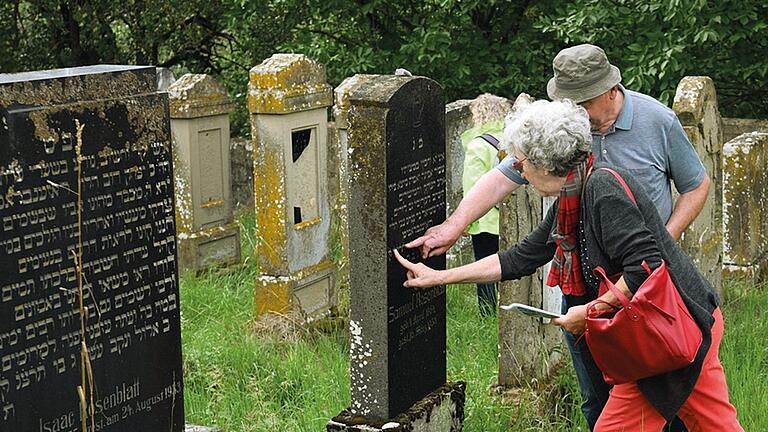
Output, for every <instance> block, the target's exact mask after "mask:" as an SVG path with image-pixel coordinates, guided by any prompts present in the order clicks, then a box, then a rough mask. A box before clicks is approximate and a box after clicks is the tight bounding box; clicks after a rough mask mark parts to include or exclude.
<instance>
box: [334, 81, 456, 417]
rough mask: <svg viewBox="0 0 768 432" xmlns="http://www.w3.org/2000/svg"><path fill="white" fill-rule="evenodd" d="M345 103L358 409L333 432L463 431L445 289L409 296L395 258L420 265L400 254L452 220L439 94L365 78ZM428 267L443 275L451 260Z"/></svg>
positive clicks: (426, 85)
mask: <svg viewBox="0 0 768 432" xmlns="http://www.w3.org/2000/svg"><path fill="white" fill-rule="evenodd" d="M348 98H349V103H350V109H349V149H350V153H351V154H350V184H349V215H350V216H349V244H350V272H351V274H350V288H351V312H350V331H351V338H352V339H351V347H350V362H351V366H350V368H351V381H352V382H351V386H352V405H351V407H350V408H349V410H348V411H346V412H345V413H342V414H341V415H339V416H337V417H336V418H334V419H333V420H332V421H331V422H330V423H329V424H328V430H329V431H342V430H350V429H348V427H352V426H351V425H353V424H355V422H358V423H359V421H361V420H360V419H365V420H364V421H367V422H368V424H369V425H372V426H371V427H374V429H370V430H377V429H375V427H377V426H376V425H378V426H383V425H384V423H386V421H387V419H393V418H397V419H396V420H395V421H393V422H392V423H397V424H398V425H400V426H403V427H405V426H404V424H405V423H407V424H408V425H410V426H409V427H413V429H407V430H431V431H449V430H459V429H458V428H460V427H461V421H462V419H463V411H462V410H463V394H464V393H463V384H446V383H445V379H446V357H445V349H446V333H445V287H443V286H438V287H434V288H429V289H418V290H417V289H409V288H405V287H403V282H405V279H406V272H405V269H404V268H403V267H402V266H400V264H399V263H398V262H397V261H396V260H395V258H394V256H393V255H392V253H391V250H392V249H395V248H398V249H400V250H401V251H402V253H403V254H404V255H405V256H406V257H407V258H409V259H411V260H419V256H418V252H417V251H416V250H413V251H410V250H404V249H403V245H404V244H405V243H406V242H408V241H410V240H413V239H414V238H416V237H418V236H419V235H421V234H422V233H423V232H424V230H426V229H427V228H428V227H430V226H432V225H435V224H437V223H440V222H442V221H443V220H444V219H445V137H444V131H445V129H444V115H445V111H444V110H445V105H444V102H443V94H442V89H441V88H440V86H439V85H438V84H437V83H435V82H434V81H432V80H429V79H427V78H423V77H398V76H374V75H368V76H358V78H357V79H356V80H355V83H354V85H353V86H352V87H351V88H350V89H349V91H348ZM426 263H427V265H430V266H432V267H434V268H445V257H442V256H441V257H433V258H430V259H428V260H427V261H426ZM398 416H399V417H398ZM355 419H357V420H355ZM430 419H431V422H430ZM427 423H430V424H431V426H424V425H426V424H427ZM416 425H421V426H418V427H417V426H416ZM422 427H431V428H430V429H422ZM355 430H357V429H355Z"/></svg>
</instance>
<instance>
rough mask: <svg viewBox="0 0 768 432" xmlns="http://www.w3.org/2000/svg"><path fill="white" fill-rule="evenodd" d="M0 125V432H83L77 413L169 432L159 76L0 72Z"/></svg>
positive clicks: (166, 191)
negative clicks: (157, 91) (84, 359)
mask: <svg viewBox="0 0 768 432" xmlns="http://www.w3.org/2000/svg"><path fill="white" fill-rule="evenodd" d="M0 117H1V118H2V127H0V219H1V221H0V222H1V223H2V225H1V226H2V228H0V250H1V251H2V253H3V259H0V293H1V296H0V350H1V351H0V352H1V353H2V354H1V356H2V358H1V359H0V430H2V431H41V432H42V431H67V432H70V431H76V430H77V431H79V430H81V420H82V417H83V416H82V414H81V413H82V412H85V413H86V416H87V418H86V419H85V420H86V421H87V423H88V425H89V428H90V427H91V426H93V427H95V428H96V430H99V431H103V432H117V431H125V430H136V431H139V430H141V431H159V430H163V431H171V432H177V431H180V430H181V429H182V428H183V425H184V412H183V406H184V403H183V398H182V370H181V343H180V342H181V340H180V324H179V309H178V281H177V277H176V242H175V238H174V232H175V228H174V209H173V176H172V165H171V159H172V158H171V144H170V132H169V119H168V100H167V96H166V95H165V94H159V93H156V92H155V68H154V67H137V66H108V65H105V66H91V67H84V68H72V69H62V70H55V71H43V72H31V73H24V74H13V75H0ZM78 198H79V199H78ZM78 261H79V262H81V263H82V264H81V265H80V264H77V262H78ZM81 274H82V279H81V278H80V275H81ZM81 281H82V285H81ZM83 357H85V358H87V359H89V361H88V362H83V361H82V360H81V359H82V358H83ZM83 375H85V376H88V377H89V379H88V382H87V383H86V384H85V386H83V385H82V381H81V380H82V377H83ZM81 397H82V398H81ZM81 401H82V402H81ZM89 430H90V429H89Z"/></svg>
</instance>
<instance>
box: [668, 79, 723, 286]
mask: <svg viewBox="0 0 768 432" xmlns="http://www.w3.org/2000/svg"><path fill="white" fill-rule="evenodd" d="M672 109H673V110H674V111H675V114H677V117H678V118H679V120H680V123H681V124H682V126H683V129H684V130H685V133H686V134H687V135H688V139H690V141H691V144H693V147H694V149H695V150H696V153H698V155H699V157H700V158H701V162H702V163H703V164H704V169H706V171H707V174H708V175H709V179H710V182H711V183H710V185H709V192H708V193H707V199H706V201H704V206H703V207H702V209H701V212H700V213H699V215H698V216H697V217H696V219H695V220H694V221H693V222H691V224H690V225H689V226H688V228H686V229H685V231H684V232H683V235H682V237H681V239H680V246H681V247H682V248H683V250H684V251H685V252H686V254H688V256H690V257H691V260H693V262H694V264H696V267H698V269H699V270H700V271H701V272H702V273H703V274H704V276H705V277H706V278H707V280H709V281H710V282H711V283H712V286H713V287H714V288H715V290H716V291H717V292H718V293H720V294H722V292H723V286H722V285H723V284H722V267H723V257H722V253H723V229H722V220H723V200H722V198H723V197H722V191H723V175H722V165H723V144H724V141H723V121H722V118H721V117H720V111H719V109H718V108H717V92H716V90H715V84H714V82H713V81H712V79H711V78H709V77H705V76H686V77H683V79H681V80H680V83H679V84H678V86H677V90H676V91H675V100H674V103H673V104H672ZM673 191H674V194H673V197H674V198H675V199H677V198H678V196H679V195H678V193H677V190H676V189H674V188H673Z"/></svg>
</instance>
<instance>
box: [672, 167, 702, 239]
mask: <svg viewBox="0 0 768 432" xmlns="http://www.w3.org/2000/svg"><path fill="white" fill-rule="evenodd" d="M709 184H710V180H709V176H708V175H706V174H705V175H704V180H702V181H701V183H700V184H699V185H698V186H697V187H696V188H695V189H692V190H690V191H688V192H686V193H683V194H680V196H679V197H678V198H677V201H676V202H675V207H674V209H672V215H671V216H670V217H669V221H667V231H669V234H671V235H672V237H673V238H674V239H675V240H680V236H682V235H683V231H685V229H686V228H688V225H690V224H691V222H693V221H694V220H695V219H696V217H697V216H698V215H699V213H701V209H702V208H704V202H706V200H707V194H708V193H709Z"/></svg>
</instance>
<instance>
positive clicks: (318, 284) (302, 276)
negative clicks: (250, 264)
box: [256, 260, 336, 321]
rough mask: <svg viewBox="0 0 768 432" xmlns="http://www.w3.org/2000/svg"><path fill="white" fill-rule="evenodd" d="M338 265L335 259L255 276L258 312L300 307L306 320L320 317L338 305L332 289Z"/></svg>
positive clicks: (284, 312)
mask: <svg viewBox="0 0 768 432" xmlns="http://www.w3.org/2000/svg"><path fill="white" fill-rule="evenodd" d="M335 273H336V269H335V266H334V265H333V262H332V261H328V260H326V261H322V262H320V263H319V264H317V265H315V266H312V267H309V268H306V269H304V270H301V271H298V272H295V273H293V274H291V275H290V276H269V275H262V276H259V278H258V279H257V280H256V315H257V316H261V315H263V314H264V313H267V312H273V313H278V314H287V313H289V312H290V311H292V310H297V311H298V312H300V313H301V315H302V316H304V317H305V320H306V321H313V320H315V319H318V318H321V317H323V316H325V315H327V313H328V312H329V311H330V310H331V309H332V308H333V306H335V305H336V296H335V293H334V290H333V287H334V280H335Z"/></svg>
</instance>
